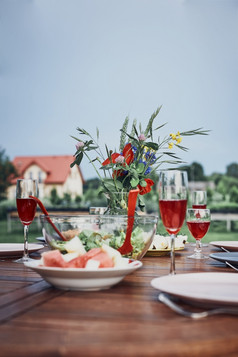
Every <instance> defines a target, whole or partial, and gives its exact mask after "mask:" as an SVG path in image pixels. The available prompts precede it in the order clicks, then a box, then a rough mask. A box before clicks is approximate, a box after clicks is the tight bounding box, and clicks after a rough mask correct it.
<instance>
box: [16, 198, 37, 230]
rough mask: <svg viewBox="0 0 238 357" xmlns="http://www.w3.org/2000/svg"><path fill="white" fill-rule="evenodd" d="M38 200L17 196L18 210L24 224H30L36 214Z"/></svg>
mask: <svg viewBox="0 0 238 357" xmlns="http://www.w3.org/2000/svg"><path fill="white" fill-rule="evenodd" d="M36 206H37V204H36V201H35V200H33V199H32V198H17V211H18V216H19V218H20V220H21V223H22V224H25V225H27V226H29V225H30V224H31V223H32V221H33V219H34V217H35V214H36Z"/></svg>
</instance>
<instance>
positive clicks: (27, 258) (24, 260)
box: [14, 256, 35, 263]
mask: <svg viewBox="0 0 238 357" xmlns="http://www.w3.org/2000/svg"><path fill="white" fill-rule="evenodd" d="M34 261H35V259H32V258H30V257H24V256H23V257H22V258H19V259H17V260H14V262H15V263H26V262H34Z"/></svg>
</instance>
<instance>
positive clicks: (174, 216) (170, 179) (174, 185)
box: [159, 170, 188, 275]
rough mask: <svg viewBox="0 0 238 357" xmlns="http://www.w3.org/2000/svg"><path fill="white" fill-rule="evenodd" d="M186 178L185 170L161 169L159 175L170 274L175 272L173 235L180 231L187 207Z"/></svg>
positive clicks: (160, 207) (161, 208)
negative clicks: (168, 245) (169, 245)
mask: <svg viewBox="0 0 238 357" xmlns="http://www.w3.org/2000/svg"><path fill="white" fill-rule="evenodd" d="M187 191H188V178H187V173H186V172H185V171H179V170H168V171H161V172H160V175H159V209H160V216H161V219H162V222H163V225H164V227H165V229H166V230H167V232H168V233H169V234H170V238H171V254H170V255H171V264H170V274H171V275H173V274H175V254H174V245H175V241H174V240H175V235H176V234H177V233H178V232H179V231H180V229H181V227H182V225H183V222H184V219H185V215H186V208H187Z"/></svg>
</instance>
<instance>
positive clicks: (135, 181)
mask: <svg viewBox="0 0 238 357" xmlns="http://www.w3.org/2000/svg"><path fill="white" fill-rule="evenodd" d="M138 183H139V179H138V178H137V179H136V178H134V177H133V178H132V179H131V180H130V184H131V186H132V187H137V185H138Z"/></svg>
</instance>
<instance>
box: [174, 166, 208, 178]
mask: <svg viewBox="0 0 238 357" xmlns="http://www.w3.org/2000/svg"><path fill="white" fill-rule="evenodd" d="M180 169H181V170H184V171H187V174H188V181H206V176H205V175H204V170H203V166H202V165H201V164H199V163H198V162H193V163H192V164H191V165H188V166H181V167H180Z"/></svg>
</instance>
